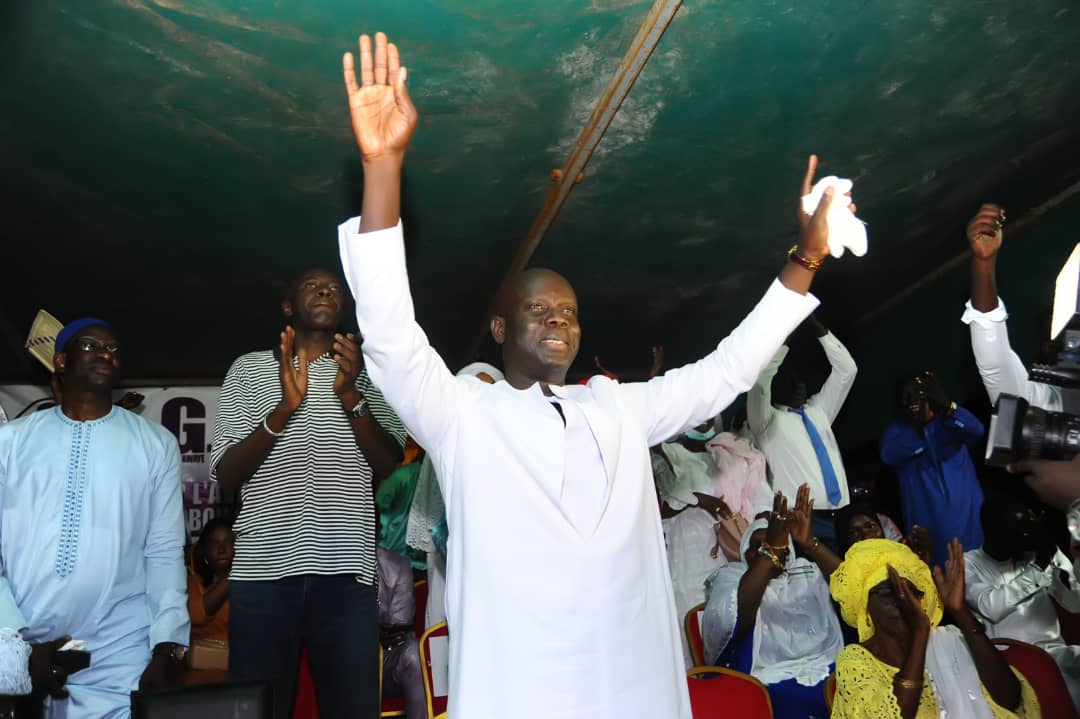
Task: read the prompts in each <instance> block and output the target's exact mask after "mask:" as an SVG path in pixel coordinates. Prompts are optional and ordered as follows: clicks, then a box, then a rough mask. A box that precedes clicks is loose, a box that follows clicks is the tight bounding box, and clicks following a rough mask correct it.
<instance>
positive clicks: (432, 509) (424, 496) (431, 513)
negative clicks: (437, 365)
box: [405, 362, 505, 627]
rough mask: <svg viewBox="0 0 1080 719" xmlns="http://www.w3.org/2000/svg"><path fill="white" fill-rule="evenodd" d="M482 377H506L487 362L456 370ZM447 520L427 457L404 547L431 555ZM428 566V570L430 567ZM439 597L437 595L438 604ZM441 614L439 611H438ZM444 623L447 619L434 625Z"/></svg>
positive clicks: (497, 380)
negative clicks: (434, 532)
mask: <svg viewBox="0 0 1080 719" xmlns="http://www.w3.org/2000/svg"><path fill="white" fill-rule="evenodd" d="M481 373H484V374H486V375H487V376H489V377H491V379H493V380H495V381H496V382H502V381H503V380H504V379H505V377H503V373H502V372H501V371H499V370H498V369H497V368H495V367H492V366H491V365H489V364H488V363H486V362H473V363H472V364H470V365H466V366H465V367H462V368H461V369H459V370H458V373H457V376H458V377H476V376H477V375H478V374H481ZM445 516H446V504H445V503H444V502H443V498H442V492H440V491H439V483H438V482H437V481H436V479H435V469H434V467H433V466H432V464H431V460H430V459H428V458H427V457H426V456H425V457H424V461H423V463H422V464H421V465H420V472H419V475H418V476H417V478H416V489H415V490H414V491H413V501H412V504H411V505H410V506H409V522H408V524H407V525H406V527H405V543H406V544H408V545H409V546H410V547H412V548H413V549H419V550H420V551H421V552H427V553H428V554H431V553H432V552H434V551H435V541H434V539H433V538H432V536H431V532H432V530H434V529H435V528H436V527H437V526H439V524H440V523H441V522H442V520H443V517H445ZM428 566H431V565H430V564H429V565H428ZM441 597H442V595H440V602H441V601H442V599H441ZM440 611H442V610H440ZM444 619H446V615H445V614H444V615H443V618H442V619H440V620H438V621H437V622H432V623H431V624H428V625H427V626H429V627H430V626H432V624H438V623H439V622H441V621H443V620H444Z"/></svg>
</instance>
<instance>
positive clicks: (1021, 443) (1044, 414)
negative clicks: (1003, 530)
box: [986, 244, 1080, 467]
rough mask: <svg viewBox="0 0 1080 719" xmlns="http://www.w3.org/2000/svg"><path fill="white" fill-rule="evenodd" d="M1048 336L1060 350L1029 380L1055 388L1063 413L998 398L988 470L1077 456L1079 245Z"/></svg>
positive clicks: (1061, 280)
mask: <svg viewBox="0 0 1080 719" xmlns="http://www.w3.org/2000/svg"><path fill="white" fill-rule="evenodd" d="M1050 336H1051V337H1052V338H1054V342H1055V344H1056V345H1057V346H1058V347H1060V351H1059V352H1058V355H1057V358H1056V361H1055V362H1054V363H1053V364H1034V365H1032V366H1031V368H1030V371H1029V378H1030V379H1031V381H1033V382H1040V383H1042V384H1048V385H1052V386H1054V387H1055V388H1057V390H1058V393H1059V394H1060V397H1061V411H1060V412H1057V411H1050V410H1047V409H1042V408H1039V407H1032V406H1031V405H1030V404H1029V403H1028V401H1027V400H1025V399H1023V398H1022V397H1016V396H1014V395H1009V394H1002V395H1000V396H999V397H998V401H997V404H996V405H995V406H994V414H993V416H991V417H990V431H989V437H988V439H987V442H986V464H988V465H989V466H991V467H1004V466H1006V465H1008V464H1009V463H1010V462H1013V461H1015V460H1018V459H1027V458H1033V459H1072V458H1073V457H1074V456H1075V455H1076V454H1080V244H1078V245H1077V246H1076V247H1075V248H1074V249H1073V251H1072V254H1071V255H1069V259H1068V260H1066V261H1065V264H1064V266H1063V267H1062V268H1061V272H1060V273H1058V277H1057V282H1056V284H1055V287H1054V309H1053V316H1052V319H1051V323H1050Z"/></svg>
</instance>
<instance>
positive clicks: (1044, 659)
mask: <svg viewBox="0 0 1080 719" xmlns="http://www.w3.org/2000/svg"><path fill="white" fill-rule="evenodd" d="M994 644H995V645H997V646H998V647H1001V648H1002V649H1003V654H1004V655H1005V661H1007V662H1008V663H1009V666H1011V667H1012V668H1013V669H1015V670H1016V671H1018V672H1020V673H1021V674H1023V675H1024V678H1025V679H1027V680H1028V684H1030V685H1031V688H1032V689H1034V690H1035V696H1037V697H1038V698H1039V708H1040V709H1041V710H1042V715H1043V718H1044V719H1076V716H1077V714H1076V709H1075V708H1074V707H1073V703H1072V696H1070V695H1069V689H1068V687H1066V686H1065V680H1064V679H1063V678H1062V676H1061V671H1060V670H1059V669H1058V666H1057V664H1056V663H1055V662H1054V658H1053V657H1051V656H1050V655H1049V654H1047V653H1046V650H1045V649H1042V648H1041V647H1036V646H1034V645H1032V644H1027V643H1025V642H1018V641H1016V640H1014V639H995V640H994Z"/></svg>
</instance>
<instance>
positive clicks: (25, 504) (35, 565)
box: [0, 407, 190, 719]
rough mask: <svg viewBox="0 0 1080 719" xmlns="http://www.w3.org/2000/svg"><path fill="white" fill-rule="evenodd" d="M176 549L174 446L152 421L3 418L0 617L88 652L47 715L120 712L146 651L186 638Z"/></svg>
mask: <svg viewBox="0 0 1080 719" xmlns="http://www.w3.org/2000/svg"><path fill="white" fill-rule="evenodd" d="M183 546H184V524H183V500H182V497H181V482H180V450H179V447H178V446H177V444H176V439H175V438H174V437H173V436H172V434H170V433H169V431H168V430H166V429H165V428H164V427H162V426H161V425H158V424H155V423H152V422H149V421H147V420H144V419H142V418H141V417H139V416H138V415H136V414H133V413H131V412H128V411H127V410H125V409H121V408H119V407H113V408H112V410H111V411H110V412H109V414H107V415H106V416H104V417H102V418H101V419H97V420H94V421H92V422H75V421H73V420H70V419H68V418H67V417H66V416H64V414H63V413H62V412H61V411H60V408H59V407H55V408H52V409H49V410H44V411H41V412H36V413H34V414H32V415H29V416H27V417H24V418H22V419H18V420H15V421H14V422H11V423H9V424H6V425H3V426H0V626H3V627H12V628H15V629H21V630H22V632H23V638H24V639H26V640H27V641H28V642H31V643H36V642H42V641H48V640H51V639H55V638H57V637H61V636H63V635H71V636H72V637H73V638H74V639H82V640H85V641H86V643H87V649H88V651H90V653H91V664H90V667H89V668H88V669H84V670H82V671H80V672H77V673H75V674H72V675H71V676H70V677H69V678H68V682H67V689H68V691H69V692H70V694H71V696H70V698H69V699H66V700H59V701H53V700H50V704H49V708H48V711H49V716H52V717H70V718H71V719H81V718H83V717H86V718H87V719H89V718H90V717H93V718H94V719H100V718H101V717H109V718H110V719H111V718H113V717H126V716H128V715H129V714H130V703H131V702H130V698H129V695H130V692H131V691H132V690H134V689H135V688H137V686H138V682H139V677H140V676H141V674H142V672H143V670H144V669H145V668H146V665H147V664H148V663H149V661H150V652H151V648H152V647H153V646H154V645H155V644H158V643H160V642H176V643H178V644H185V645H186V644H187V643H188V635H189V630H190V624H189V622H188V614H187V587H186V581H185V580H186V578H185V572H184V560H183Z"/></svg>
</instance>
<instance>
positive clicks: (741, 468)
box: [705, 432, 772, 522]
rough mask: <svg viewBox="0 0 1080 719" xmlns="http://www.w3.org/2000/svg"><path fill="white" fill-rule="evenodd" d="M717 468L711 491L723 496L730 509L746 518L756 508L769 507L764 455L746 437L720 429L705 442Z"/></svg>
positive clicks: (749, 517) (749, 516)
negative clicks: (720, 430) (719, 431)
mask: <svg viewBox="0 0 1080 719" xmlns="http://www.w3.org/2000/svg"><path fill="white" fill-rule="evenodd" d="M705 449H706V451H708V453H709V456H710V457H712V460H713V466H714V467H715V468H716V471H715V475H714V480H713V482H714V486H713V494H714V495H715V496H717V497H723V498H724V502H725V503H726V504H727V506H728V507H729V508H730V509H731V511H733V512H737V513H739V514H741V515H742V516H743V518H744V519H746V521H747V522H752V521H754V517H755V516H757V513H758V512H761V511H763V510H767V509H771V508H772V491H771V490H770V489H769V478H768V475H767V473H766V466H765V455H764V454H762V453H761V451H760V450H758V448H757V447H755V446H754V445H753V444H751V443H750V442H749V441H748V440H746V439H744V438H742V437H737V436H735V435H734V434H732V433H730V432H721V433H720V434H718V435H716V436H715V437H714V438H712V439H711V440H709V442H708V443H707V444H706V445H705Z"/></svg>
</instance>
